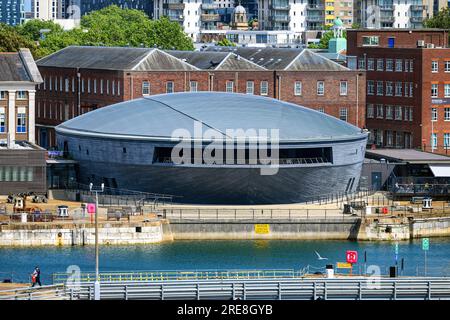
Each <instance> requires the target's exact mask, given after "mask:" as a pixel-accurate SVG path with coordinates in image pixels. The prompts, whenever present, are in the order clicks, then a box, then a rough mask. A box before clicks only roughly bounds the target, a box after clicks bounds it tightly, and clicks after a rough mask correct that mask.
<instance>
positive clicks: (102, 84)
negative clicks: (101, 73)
mask: <svg viewBox="0 0 450 320" xmlns="http://www.w3.org/2000/svg"><path fill="white" fill-rule="evenodd" d="M103 86H104V81H103V79H100V94H103Z"/></svg>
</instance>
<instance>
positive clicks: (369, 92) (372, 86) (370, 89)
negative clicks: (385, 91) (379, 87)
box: [367, 80, 375, 95]
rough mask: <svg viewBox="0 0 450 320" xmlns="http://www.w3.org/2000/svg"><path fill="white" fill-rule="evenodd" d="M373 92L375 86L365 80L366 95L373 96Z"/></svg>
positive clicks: (370, 81) (371, 81)
mask: <svg viewBox="0 0 450 320" xmlns="http://www.w3.org/2000/svg"><path fill="white" fill-rule="evenodd" d="M374 92H375V84H374V82H373V80H367V94H368V95H373V94H374Z"/></svg>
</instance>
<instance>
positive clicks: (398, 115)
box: [395, 106, 402, 120]
mask: <svg viewBox="0 0 450 320" xmlns="http://www.w3.org/2000/svg"><path fill="white" fill-rule="evenodd" d="M395 120H402V107H401V106H396V107H395Z"/></svg>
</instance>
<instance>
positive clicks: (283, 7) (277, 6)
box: [270, 3, 290, 11]
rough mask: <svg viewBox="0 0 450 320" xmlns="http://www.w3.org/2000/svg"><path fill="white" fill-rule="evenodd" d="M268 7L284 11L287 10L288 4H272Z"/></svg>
mask: <svg viewBox="0 0 450 320" xmlns="http://www.w3.org/2000/svg"><path fill="white" fill-rule="evenodd" d="M270 9H272V10H283V11H286V10H289V9H290V7H289V4H281V3H280V4H272V5H271V6H270Z"/></svg>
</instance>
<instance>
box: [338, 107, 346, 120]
mask: <svg viewBox="0 0 450 320" xmlns="http://www.w3.org/2000/svg"><path fill="white" fill-rule="evenodd" d="M347 118H348V109H347V108H340V109H339V119H341V120H342V121H347V120H348V119H347Z"/></svg>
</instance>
